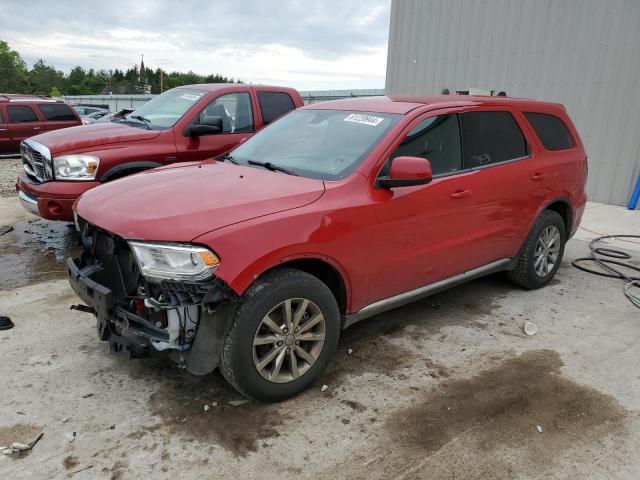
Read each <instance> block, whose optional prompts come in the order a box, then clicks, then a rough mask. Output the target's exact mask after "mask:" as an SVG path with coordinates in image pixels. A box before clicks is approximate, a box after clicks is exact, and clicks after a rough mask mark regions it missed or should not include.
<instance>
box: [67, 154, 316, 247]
mask: <svg viewBox="0 0 640 480" xmlns="http://www.w3.org/2000/svg"><path fill="white" fill-rule="evenodd" d="M323 193H324V182H322V181H321V180H313V179H309V178H303V177H296V176H291V175H286V174H284V173H279V172H271V171H268V170H264V169H261V168H251V167H245V166H241V165H233V164H230V163H222V162H217V161H213V160H209V161H204V162H195V163H194V162H192V163H190V164H187V165H181V164H174V165H172V166H168V167H162V168H157V169H154V170H147V171H146V172H143V173H139V174H137V175H131V176H129V177H125V178H122V179H120V180H117V181H114V182H112V183H106V184H104V185H101V186H99V187H96V188H93V189H91V190H89V191H87V192H86V193H85V194H83V195H82V196H81V197H80V199H79V200H78V202H77V203H76V206H75V208H76V212H77V214H78V215H79V216H80V217H82V218H83V219H85V220H87V221H88V222H89V223H92V224H94V225H97V226H99V227H101V228H103V229H105V230H108V231H110V232H113V233H116V234H117V235H120V236H121V237H123V238H126V239H136V240H155V241H171V242H190V241H192V240H193V239H195V238H196V237H199V236H200V235H203V234H205V233H207V232H210V231H212V230H216V229H218V228H222V227H225V226H228V225H232V224H234V223H238V222H242V221H245V220H250V219H252V218H256V217H260V216H263V215H268V214H271V213H276V212H281V211H284V210H290V209H293V208H298V207H302V206H305V205H308V204H310V203H313V202H315V201H316V200H317V199H319V198H320V197H321V196H322V194H323Z"/></svg>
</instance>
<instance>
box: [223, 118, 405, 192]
mask: <svg viewBox="0 0 640 480" xmlns="http://www.w3.org/2000/svg"><path fill="white" fill-rule="evenodd" d="M401 118H402V116H401V115H393V114H387V113H369V112H350V111H342V110H297V111H294V112H291V113H289V114H287V115H285V116H284V117H282V118H281V119H280V120H278V121H276V122H274V123H273V124H271V125H269V126H268V127H267V128H265V129H264V130H262V131H260V132H259V133H257V134H256V135H255V136H254V137H252V138H250V139H249V140H247V141H246V142H245V143H243V144H242V145H240V146H239V147H238V148H236V149H235V150H233V151H232V152H231V157H232V160H233V161H234V162H236V163H240V164H243V165H256V166H257V165H260V164H262V165H265V164H266V165H268V166H270V167H276V169H277V168H280V169H286V170H288V171H289V172H291V173H294V174H296V175H300V176H303V177H309V178H317V179H319V180H338V179H341V178H345V177H347V176H348V175H350V174H351V173H352V172H353V171H354V170H355V169H356V168H357V167H358V165H360V163H361V162H362V160H363V159H364V158H365V156H366V155H367V154H368V153H369V152H370V151H371V150H372V149H373V147H375V145H376V144H377V143H378V142H379V141H380V139H381V138H382V137H383V136H384V135H385V133H387V132H388V131H389V129H390V128H391V127H392V126H393V125H395V124H396V123H397V122H398V121H399V120H400V119H401ZM270 169H273V168H270Z"/></svg>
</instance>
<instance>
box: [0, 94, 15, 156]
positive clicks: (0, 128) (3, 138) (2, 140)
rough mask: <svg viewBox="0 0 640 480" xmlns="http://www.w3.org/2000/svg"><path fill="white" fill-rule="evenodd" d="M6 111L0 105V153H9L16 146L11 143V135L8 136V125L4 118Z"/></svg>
mask: <svg viewBox="0 0 640 480" xmlns="http://www.w3.org/2000/svg"><path fill="white" fill-rule="evenodd" d="M6 115H7V113H6V112H5V111H4V109H3V108H2V106H1V105H0V154H3V153H9V152H12V151H14V150H16V148H14V147H13V146H12V144H11V137H10V136H9V126H8V125H7V119H6Z"/></svg>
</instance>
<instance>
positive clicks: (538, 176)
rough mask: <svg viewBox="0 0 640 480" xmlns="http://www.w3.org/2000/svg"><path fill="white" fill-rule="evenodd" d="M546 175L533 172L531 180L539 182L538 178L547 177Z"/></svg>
mask: <svg viewBox="0 0 640 480" xmlns="http://www.w3.org/2000/svg"><path fill="white" fill-rule="evenodd" d="M547 177H548V175H547V174H546V173H539V172H538V173H534V174H533V177H531V180H534V181H536V182H539V181H540V180H544V179H545V178H547Z"/></svg>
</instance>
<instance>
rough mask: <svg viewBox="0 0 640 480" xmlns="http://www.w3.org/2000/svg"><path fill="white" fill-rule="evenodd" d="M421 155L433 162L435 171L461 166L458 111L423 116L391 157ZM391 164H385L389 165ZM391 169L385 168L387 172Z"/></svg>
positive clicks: (435, 173) (445, 171)
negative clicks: (427, 116)
mask: <svg viewBox="0 0 640 480" xmlns="http://www.w3.org/2000/svg"><path fill="white" fill-rule="evenodd" d="M405 155H408V156H411V157H421V158H424V159H426V160H429V162H431V170H432V171H433V174H434V175H445V174H448V173H453V172H457V171H459V170H462V153H461V151H460V128H459V126H458V115H438V116H437V117H430V118H427V119H426V120H423V121H422V122H420V123H419V124H418V125H416V126H415V127H414V128H413V129H412V130H411V131H410V132H409V133H408V134H407V136H406V137H405V138H404V140H402V142H401V143H400V145H398V148H396V149H395V150H394V152H393V154H392V155H391V158H396V157H399V156H405ZM388 167H389V165H385V168H386V169H388ZM387 173H388V172H387V171H386V170H385V172H383V174H384V175H386V174H387Z"/></svg>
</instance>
